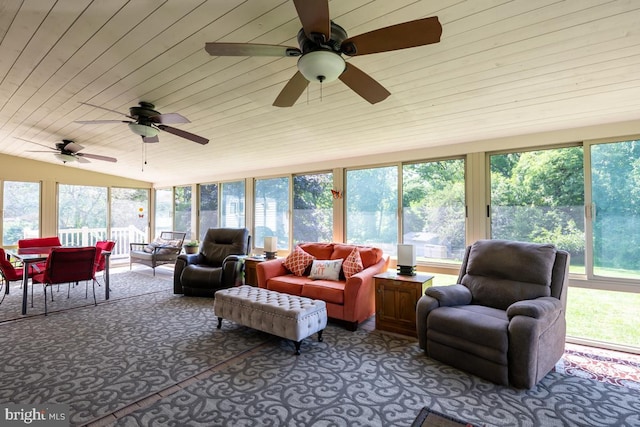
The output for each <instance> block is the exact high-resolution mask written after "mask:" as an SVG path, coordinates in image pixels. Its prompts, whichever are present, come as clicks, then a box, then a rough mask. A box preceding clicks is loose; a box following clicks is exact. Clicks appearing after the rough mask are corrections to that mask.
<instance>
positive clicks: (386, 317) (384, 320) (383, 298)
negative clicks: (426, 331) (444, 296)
mask: <svg viewBox="0 0 640 427" xmlns="http://www.w3.org/2000/svg"><path fill="white" fill-rule="evenodd" d="M373 280H374V287H375V292H376V329H380V330H382V331H388V332H395V333H399V334H403V335H411V336H413V337H417V336H418V334H417V332H416V304H417V303H418V299H420V297H421V296H422V295H424V291H425V289H426V288H428V287H429V286H431V285H432V284H433V276H430V275H427V274H424V273H418V274H416V275H415V276H401V275H398V274H397V273H395V272H387V273H381V274H377V275H375V276H374V278H373Z"/></svg>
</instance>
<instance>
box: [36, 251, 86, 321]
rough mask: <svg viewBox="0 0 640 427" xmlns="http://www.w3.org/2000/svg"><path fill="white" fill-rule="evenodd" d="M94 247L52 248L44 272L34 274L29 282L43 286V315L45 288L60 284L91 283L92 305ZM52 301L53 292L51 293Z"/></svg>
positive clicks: (45, 302)
mask: <svg viewBox="0 0 640 427" xmlns="http://www.w3.org/2000/svg"><path fill="white" fill-rule="evenodd" d="M96 251H97V248H96V247H95V246H88V247H80V248H53V249H51V253H50V254H49V258H47V263H46V267H45V270H44V272H42V273H39V274H35V275H34V276H33V277H32V278H31V280H32V282H33V283H34V284H35V283H42V285H43V286H44V315H45V316H46V315H47V287H48V286H52V285H56V284H60V283H69V284H70V283H76V282H80V281H82V280H91V281H92V282H93V303H94V305H98V302H97V300H96V286H95V282H94V280H93V277H94V266H95V261H96ZM51 301H53V292H52V293H51Z"/></svg>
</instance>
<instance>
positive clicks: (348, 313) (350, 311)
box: [344, 255, 389, 321]
mask: <svg viewBox="0 0 640 427" xmlns="http://www.w3.org/2000/svg"><path fill="white" fill-rule="evenodd" d="M388 266H389V257H388V256H387V255H384V256H383V257H382V258H380V260H378V262H377V263H375V264H373V265H370V266H369V267H367V268H365V269H364V270H362V271H361V272H359V273H356V274H354V275H353V276H351V277H349V278H348V279H347V281H346V283H345V286H344V320H347V321H357V319H363V318H366V317H367V316H368V315H369V314H371V313H374V312H375V289H374V287H373V276H375V275H376V274H380V273H382V272H383V271H386V269H387V267H388Z"/></svg>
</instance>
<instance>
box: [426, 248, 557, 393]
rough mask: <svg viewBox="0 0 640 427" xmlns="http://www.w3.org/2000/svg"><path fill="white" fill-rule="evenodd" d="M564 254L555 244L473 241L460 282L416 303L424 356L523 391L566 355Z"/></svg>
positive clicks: (437, 289) (435, 290)
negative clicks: (425, 354)
mask: <svg viewBox="0 0 640 427" xmlns="http://www.w3.org/2000/svg"><path fill="white" fill-rule="evenodd" d="M568 275H569V253H568V252H566V251H562V250H557V249H556V248H555V246H553V245H542V244H534V243H522V242H512V241H505V240H479V241H477V242H475V243H474V244H472V245H471V246H469V247H467V250H466V253H465V256H464V259H463V262H462V268H461V269H460V275H459V276H458V283H457V284H455V285H451V286H433V287H431V288H428V289H427V290H426V291H425V295H423V296H422V297H421V298H420V300H418V304H417V307H416V316H417V317H416V326H417V330H418V339H419V345H420V348H422V349H424V350H425V351H426V353H427V355H428V356H429V357H431V358H432V359H435V360H438V361H440V362H443V363H446V364H448V365H451V366H453V367H456V368H458V369H461V370H463V371H467V372H469V373H471V374H474V375H477V376H479V377H481V378H484V379H486V380H489V381H491V382H494V383H496V384H502V385H511V386H513V387H516V388H524V389H529V388H532V387H533V386H534V385H535V384H536V383H538V381H540V380H541V379H542V378H543V377H544V376H545V375H546V374H547V373H548V372H549V371H551V370H552V369H553V368H554V366H555V364H556V363H557V362H558V360H560V358H561V357H562V354H563V353H564V346H565V336H566V321H565V310H566V299H567V282H568Z"/></svg>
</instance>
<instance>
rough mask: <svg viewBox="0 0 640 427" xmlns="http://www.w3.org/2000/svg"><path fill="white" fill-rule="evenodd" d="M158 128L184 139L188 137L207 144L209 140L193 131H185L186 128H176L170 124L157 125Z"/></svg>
mask: <svg viewBox="0 0 640 427" xmlns="http://www.w3.org/2000/svg"><path fill="white" fill-rule="evenodd" d="M158 128H159V129H161V130H163V131H165V132H169V133H172V134H174V135H175V136H179V137H180V138H184V139H188V140H190V141H193V142H197V143H198V144H202V145H204V144H208V143H209V140H208V139H207V138H203V137H201V136H198V135H196V134H194V133H191V132H187V131H186V130H182V129H177V128H173V127H171V126H166V125H158Z"/></svg>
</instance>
